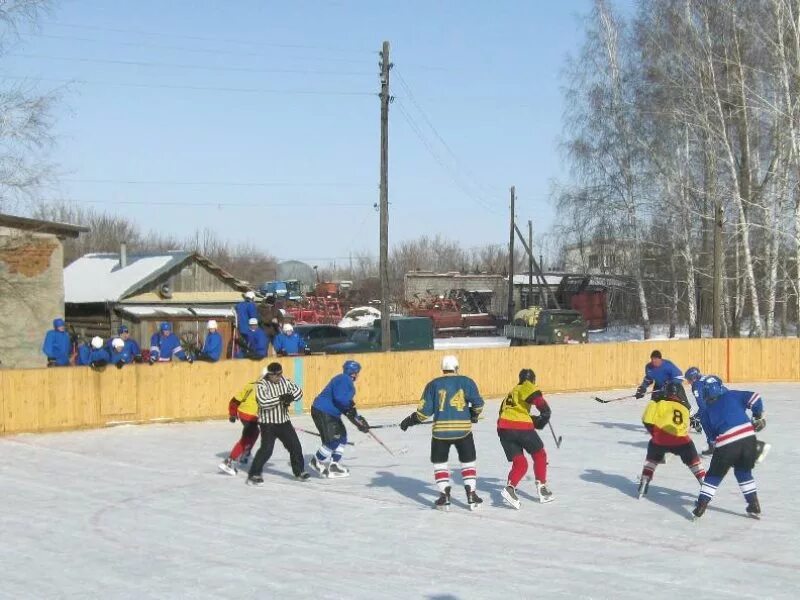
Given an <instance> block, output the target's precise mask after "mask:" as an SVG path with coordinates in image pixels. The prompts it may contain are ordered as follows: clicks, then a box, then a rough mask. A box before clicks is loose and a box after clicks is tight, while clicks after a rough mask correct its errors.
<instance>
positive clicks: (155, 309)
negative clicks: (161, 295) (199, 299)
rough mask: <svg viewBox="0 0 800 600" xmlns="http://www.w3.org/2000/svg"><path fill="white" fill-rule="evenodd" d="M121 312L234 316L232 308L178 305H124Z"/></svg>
mask: <svg viewBox="0 0 800 600" xmlns="http://www.w3.org/2000/svg"><path fill="white" fill-rule="evenodd" d="M118 310H119V312H121V313H123V314H128V315H131V316H134V317H200V318H203V319H206V318H233V309H231V308H222V307H220V308H192V309H189V308H179V307H176V306H122V307H119V308H118Z"/></svg>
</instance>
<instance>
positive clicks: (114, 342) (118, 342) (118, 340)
mask: <svg viewBox="0 0 800 600" xmlns="http://www.w3.org/2000/svg"><path fill="white" fill-rule="evenodd" d="M111 345H112V346H113V347H114V348H117V349H119V350H122V349H123V348H124V347H125V342H124V341H123V340H122V339H121V338H114V339H113V340H112V341H111Z"/></svg>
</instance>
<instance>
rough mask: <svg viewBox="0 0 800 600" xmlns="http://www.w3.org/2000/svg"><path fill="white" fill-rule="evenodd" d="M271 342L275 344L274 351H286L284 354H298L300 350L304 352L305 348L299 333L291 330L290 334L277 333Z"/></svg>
mask: <svg viewBox="0 0 800 600" xmlns="http://www.w3.org/2000/svg"><path fill="white" fill-rule="evenodd" d="M273 344H274V346H275V352H277V353H280V352H281V351H283V352H286V354H300V353H301V352H305V349H306V348H307V346H306V343H305V342H304V341H303V338H301V337H300V334H298V333H297V332H293V333H292V335H286V334H285V333H279V334H278V335H277V336H276V337H275V341H274V342H273Z"/></svg>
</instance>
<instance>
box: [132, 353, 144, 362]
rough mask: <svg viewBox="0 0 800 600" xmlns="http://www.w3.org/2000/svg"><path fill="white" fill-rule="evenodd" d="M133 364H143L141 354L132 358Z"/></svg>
mask: <svg viewBox="0 0 800 600" xmlns="http://www.w3.org/2000/svg"><path fill="white" fill-rule="evenodd" d="M133 362H135V363H141V362H144V360H143V359H142V355H141V354H137V355H136V356H134V357H133Z"/></svg>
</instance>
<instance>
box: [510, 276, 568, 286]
mask: <svg viewBox="0 0 800 600" xmlns="http://www.w3.org/2000/svg"><path fill="white" fill-rule="evenodd" d="M562 279H563V277H562V276H561V275H545V276H544V280H545V281H546V282H547V285H558V284H559V283H561V280H562ZM506 280H508V277H506ZM539 282H541V279H540V278H539V277H537V276H536V275H534V276H533V285H537V284H538V283H539ZM527 283H528V274H527V273H525V274H524V275H514V285H526V284H527Z"/></svg>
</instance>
